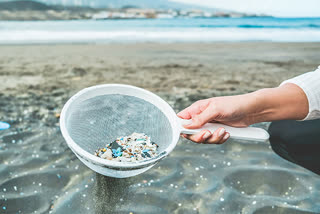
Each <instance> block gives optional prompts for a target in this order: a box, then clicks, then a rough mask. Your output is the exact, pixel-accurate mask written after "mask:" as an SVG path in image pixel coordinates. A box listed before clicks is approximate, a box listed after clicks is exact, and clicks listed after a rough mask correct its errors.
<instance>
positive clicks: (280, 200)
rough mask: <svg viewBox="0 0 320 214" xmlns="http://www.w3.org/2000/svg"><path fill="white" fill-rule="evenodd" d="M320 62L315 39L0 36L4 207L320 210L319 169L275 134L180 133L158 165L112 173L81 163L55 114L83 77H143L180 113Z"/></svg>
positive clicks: (0, 193)
mask: <svg viewBox="0 0 320 214" xmlns="http://www.w3.org/2000/svg"><path fill="white" fill-rule="evenodd" d="M319 64H320V43H210V44H205V43H201V44H200V43H198V44H151V43H150V44H147V43H146V44H108V45H107V44H106V45H101V44H99V45H93V44H90V45H34V46H29V45H28V46H27V45H26V46H1V48H0V79H1V84H0V120H1V121H7V122H9V123H10V124H11V125H12V128H10V129H9V130H6V131H0V163H1V164H0V213H129V212H133V213H255V214H257V213H299V214H304V213H319V212H320V193H319V191H318V189H319V186H320V180H319V176H318V175H315V174H313V173H312V172H310V171H308V170H306V169H304V168H302V167H299V166H296V165H294V164H292V163H289V162H287V161H285V160H283V159H282V158H280V157H278V156H277V155H276V154H274V152H273V151H272V150H271V148H270V145H269V143H261V142H246V141H235V140H230V141H228V142H227V143H225V144H224V145H219V146H218V145H197V144H194V143H192V142H188V141H187V140H182V139H181V140H180V142H179V143H178V145H177V147H176V148H175V150H174V151H173V152H172V153H171V154H170V156H169V157H167V158H165V159H164V160H163V161H161V162H160V163H159V164H157V165H156V166H155V167H154V168H152V169H151V170H149V171H147V172H146V173H144V174H141V175H138V176H136V177H132V178H126V179H115V178H108V177H104V176H102V175H99V174H96V173H94V172H92V171H91V170H90V169H88V168H87V167H85V166H84V165H83V164H82V163H81V162H80V161H79V160H78V159H77V158H76V157H75V155H73V153H72V152H71V151H70V149H69V148H68V147H67V145H66V143H65V142H64V139H63V138H62V136H61V134H60V130H59V124H58V119H59V118H58V116H59V115H58V114H59V113H60V111H61V108H62V107H63V104H64V103H65V102H66V101H67V99H68V98H69V97H70V96H72V95H73V94H74V93H75V92H77V91H78V90H80V89H82V88H84V87H87V86H92V85H96V84H103V83H125V84H132V85H136V86H139V87H143V88H146V89H148V90H150V91H152V92H155V93H156V94H158V95H160V96H161V97H162V98H164V99H165V100H166V101H168V103H169V104H170V105H171V106H172V107H173V108H174V109H175V111H177V112H178V111H179V110H181V109H183V108H184V107H186V106H188V105H190V104H191V103H192V102H194V101H196V100H198V99H202V98H207V97H211V96H221V95H231V94H240V93H245V92H251V91H254V90H257V89H259V88H263V87H276V86H278V85H279V83H280V82H281V81H283V80H285V79H287V78H290V77H293V76H295V75H298V74H301V73H304V72H307V71H311V70H314V69H315V68H316V67H317V66H318V65H319ZM257 126H259V127H263V128H267V127H268V123H261V124H257Z"/></svg>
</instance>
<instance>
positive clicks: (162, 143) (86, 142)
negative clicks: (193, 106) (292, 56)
mask: <svg viewBox="0 0 320 214" xmlns="http://www.w3.org/2000/svg"><path fill="white" fill-rule="evenodd" d="M66 128H67V131H68V133H69V135H70V137H71V138H72V139H73V141H74V142H75V143H76V144H78V145H79V146H80V147H81V148H82V149H84V150H85V151H87V152H89V153H91V154H93V153H94V151H95V150H96V149H97V148H99V147H100V148H101V147H104V146H105V145H106V144H107V143H110V142H112V141H114V140H115V139H116V138H117V137H120V136H127V135H130V134H131V133H133V132H139V133H145V134H146V135H148V136H149V137H151V140H152V141H154V142H155V143H157V144H158V145H159V153H160V152H162V151H164V150H165V149H166V148H167V147H168V146H169V145H170V144H171V143H172V139H173V130H172V127H171V125H170V122H169V120H168V118H167V117H166V116H165V114H164V113H163V112H162V111H161V110H160V109H159V108H157V107H156V106H155V105H153V104H151V103H149V102H148V101H145V100H143V99H140V98H137V97H134V96H128V95H121V94H108V95H100V96H96V97H93V98H89V99H86V100H83V101H81V102H76V103H73V104H72V105H71V106H70V108H69V109H68V112H67V120H66Z"/></svg>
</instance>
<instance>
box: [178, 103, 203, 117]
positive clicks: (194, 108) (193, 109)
mask: <svg viewBox="0 0 320 214" xmlns="http://www.w3.org/2000/svg"><path fill="white" fill-rule="evenodd" d="M200 112H201V111H200V108H199V106H198V105H197V104H196V103H194V104H192V105H191V106H189V107H188V108H186V109H184V110H182V111H180V112H179V113H178V114H177V116H178V117H180V118H182V119H186V120H189V119H191V118H192V116H193V115H195V114H199V113H200Z"/></svg>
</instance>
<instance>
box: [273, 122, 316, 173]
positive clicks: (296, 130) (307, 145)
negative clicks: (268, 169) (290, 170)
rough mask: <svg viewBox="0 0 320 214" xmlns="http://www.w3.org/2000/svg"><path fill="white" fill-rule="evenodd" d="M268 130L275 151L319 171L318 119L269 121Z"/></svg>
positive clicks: (292, 160) (314, 170) (294, 161)
mask: <svg viewBox="0 0 320 214" xmlns="http://www.w3.org/2000/svg"><path fill="white" fill-rule="evenodd" d="M268 131H269V134H270V144H271V147H272V149H273V150H274V152H275V153H277V154H278V155H279V156H281V157H283V158H284V159H287V160H289V161H291V162H293V163H296V164H299V165H301V166H303V167H305V168H307V169H310V170H312V171H313V172H316V173H318V174H319V173H320V164H319V163H320V120H312V121H289V120H286V121H277V122H273V123H271V125H270V127H269V130H268Z"/></svg>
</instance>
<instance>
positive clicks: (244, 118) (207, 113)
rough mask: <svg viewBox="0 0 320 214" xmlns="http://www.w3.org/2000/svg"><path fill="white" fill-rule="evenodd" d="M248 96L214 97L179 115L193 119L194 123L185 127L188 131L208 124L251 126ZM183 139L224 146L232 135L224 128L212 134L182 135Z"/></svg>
mask: <svg viewBox="0 0 320 214" xmlns="http://www.w3.org/2000/svg"><path fill="white" fill-rule="evenodd" d="M248 102H249V103H250V101H249V99H248V97H246V95H238V96H226V97H214V98H210V99H205V100H199V101H197V102H195V103H194V104H192V105H191V106H189V107H188V108H186V109H184V110H183V111H181V112H179V113H178V117H180V118H182V119H192V123H191V124H188V125H186V126H185V128H187V129H197V128H200V127H202V126H203V125H205V124H206V123H208V122H216V123H223V124H226V125H230V126H235V127H246V126H248V125H250V120H249V119H250V117H249V116H248V114H247V111H248V108H249V107H250V105H249V104H248ZM182 136H183V137H185V138H187V139H189V140H191V141H194V142H196V143H211V144H222V143H224V142H225V141H227V140H228V138H229V137H230V134H229V133H228V132H226V130H225V129H224V128H222V127H221V128H219V129H217V130H216V131H215V132H213V133H211V132H210V131H209V130H203V131H201V132H199V133H197V134H194V135H187V134H182Z"/></svg>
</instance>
